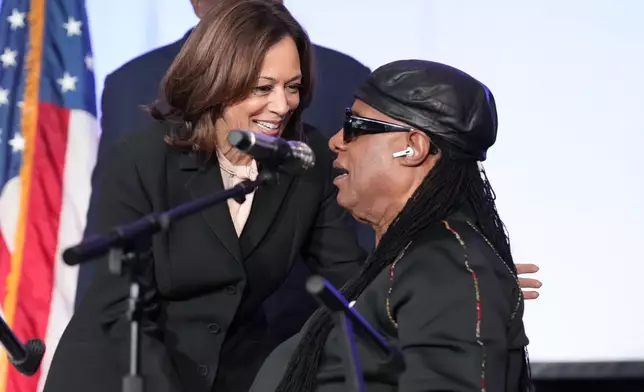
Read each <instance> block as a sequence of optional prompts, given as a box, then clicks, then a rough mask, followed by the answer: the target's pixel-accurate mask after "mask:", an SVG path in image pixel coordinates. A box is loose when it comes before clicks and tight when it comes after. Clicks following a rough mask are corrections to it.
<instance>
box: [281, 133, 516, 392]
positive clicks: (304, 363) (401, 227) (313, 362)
mask: <svg viewBox="0 0 644 392" xmlns="http://www.w3.org/2000/svg"><path fill="white" fill-rule="evenodd" d="M430 136H431V138H432V142H433V143H434V144H436V145H437V146H438V147H439V148H440V149H441V150H442V152H443V154H442V156H441V158H439V160H438V161H437V163H436V165H435V166H434V168H433V169H432V170H430V172H429V173H428V174H427V176H426V177H425V178H424V179H423V181H422V183H421V184H420V186H419V187H418V188H417V189H416V191H415V192H414V194H413V195H412V197H411V198H410V199H409V201H408V202H407V203H406V204H405V206H404V207H403V209H402V210H401V211H400V213H399V214H398V215H397V216H396V218H395V219H394V221H393V222H392V224H391V225H390V226H389V228H388V230H387V231H386V232H385V234H384V235H383V236H382V238H381V240H380V242H379V244H378V246H377V247H376V249H375V250H374V251H373V253H372V254H371V255H370V256H369V258H368V259H367V261H366V262H365V264H364V265H363V267H362V269H361V271H360V274H359V275H358V276H357V277H356V278H354V279H352V280H350V281H349V282H347V283H346V284H345V285H344V286H343V288H342V289H341V292H342V294H343V295H344V296H345V298H347V300H348V301H354V300H356V299H357V298H358V297H359V296H360V294H361V293H362V292H363V290H364V289H365V288H366V287H367V286H369V284H370V283H371V282H372V281H373V280H374V279H375V278H376V277H377V276H378V275H379V274H380V272H381V271H383V270H384V269H385V268H387V267H388V266H389V265H390V264H391V263H392V262H393V260H394V259H395V258H396V256H398V254H400V253H401V252H402V251H403V249H404V248H405V247H406V246H407V244H408V243H409V242H410V241H413V240H414V239H415V238H416V237H417V236H418V235H419V234H421V233H422V232H423V231H424V230H426V229H427V228H428V227H429V226H430V225H432V224H434V223H436V222H439V221H441V220H443V219H445V218H447V217H448V216H449V215H450V214H452V213H454V212H455V211H456V210H458V209H459V208H460V207H462V206H464V205H466V204H469V205H470V207H471V208H473V211H474V214H475V218H476V220H477V222H478V223H477V226H478V229H479V230H480V231H481V233H482V234H483V235H484V236H486V237H487V238H488V240H489V241H490V242H491V243H492V245H493V246H494V247H495V248H496V250H497V252H498V253H499V255H500V256H501V258H502V259H503V261H504V262H505V263H506V264H507V265H508V267H510V269H511V270H512V271H514V272H515V273H516V267H515V265H514V262H513V260H512V254H511V252H510V244H509V240H508V236H507V234H506V232H505V227H504V225H503V222H502V221H501V218H500V217H499V214H498V213H497V210H496V206H495V203H494V198H495V195H494V192H493V191H492V187H491V186H490V183H489V181H487V177H484V176H482V175H481V171H480V170H479V167H478V165H477V162H476V161H474V160H456V159H452V158H450V157H449V156H450V154H449V150H450V148H452V147H451V145H449V144H448V143H446V142H444V141H440V139H439V138H438V137H437V136H434V135H430ZM333 326H334V323H333V318H332V315H331V314H330V313H329V312H328V311H327V310H326V309H324V308H319V309H318V310H317V311H316V312H315V313H314V314H313V315H312V316H311V319H310V320H309V324H308V328H307V329H306V331H305V332H304V333H303V334H302V337H301V340H300V342H299V344H298V346H297V348H296V350H295V352H294V354H293V356H292V357H291V360H290V362H289V363H288V366H287V369H286V372H285V374H284V376H283V378H282V380H281V381H280V383H279V385H278V386H277V389H276V392H313V391H314V390H315V389H316V384H317V375H318V368H319V362H320V357H321V354H322V352H323V349H324V345H325V343H326V341H327V338H328V336H329V333H330V332H331V330H332V329H333ZM526 358H527V356H526ZM526 377H527V378H526V379H529V375H527V376H526ZM527 388H528V387H527V386H526V389H524V390H528V389H527Z"/></svg>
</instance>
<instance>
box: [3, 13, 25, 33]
mask: <svg viewBox="0 0 644 392" xmlns="http://www.w3.org/2000/svg"><path fill="white" fill-rule="evenodd" d="M25 14H26V12H20V11H18V10H17V9H15V8H14V9H13V11H11V15H9V17H7V21H8V22H9V24H10V25H11V30H17V29H18V28H19V27H25Z"/></svg>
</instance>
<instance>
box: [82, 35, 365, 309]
mask: <svg viewBox="0 0 644 392" xmlns="http://www.w3.org/2000/svg"><path fill="white" fill-rule="evenodd" d="M188 34H189V33H188ZM188 34H186V35H185V36H184V37H183V38H182V39H180V40H179V41H177V42H174V43H172V44H170V45H167V46H163V47H161V48H158V49H155V50H153V51H151V52H148V53H146V54H144V55H142V56H139V57H137V58H135V59H133V60H131V61H129V62H128V63H126V64H125V65H123V66H122V67H120V68H119V69H117V70H116V71H114V73H112V74H110V75H108V76H107V78H106V79H105V87H104V89H103V96H102V99H101V111H102V116H101V130H102V134H101V140H100V144H99V148H98V158H97V162H96V167H95V169H94V174H93V176H92V189H94V190H96V192H95V193H96V194H97V193H98V189H99V187H100V182H101V181H100V178H101V175H102V172H103V170H104V169H103V168H104V166H105V165H106V164H108V162H109V160H110V159H111V157H110V155H109V151H110V149H111V148H112V146H113V145H114V144H115V143H116V141H117V140H118V139H119V138H120V137H121V136H122V135H123V134H125V133H127V132H130V131H132V130H134V129H140V128H141V127H144V126H147V125H149V124H150V123H152V118H151V117H150V116H149V114H147V113H146V112H145V111H144V110H142V109H141V106H142V105H148V104H150V103H152V102H154V101H155V100H156V99H157V98H158V93H159V84H160V82H161V80H162V79H163V76H164V75H165V73H166V71H167V70H168V68H169V67H170V64H171V63H172V61H173V60H174V58H175V56H176V55H177V54H178V53H179V51H180V50H181V47H182V46H183V44H184V42H185V41H186V39H187V38H188ZM314 51H315V61H316V64H315V72H316V74H315V77H316V88H315V93H314V96H313V100H312V102H311V104H310V105H309V107H308V108H307V109H306V110H305V111H304V114H303V120H304V122H306V123H308V124H311V125H313V126H314V127H315V128H317V129H319V130H320V131H321V132H322V133H323V134H324V135H325V136H327V137H330V136H332V135H333V134H335V133H336V132H337V131H338V130H339V129H340V128H341V127H342V120H343V118H344V117H343V116H344V108H345V107H347V106H351V104H352V103H353V99H354V98H353V93H354V91H355V90H356V89H357V88H358V86H359V85H360V84H362V82H363V81H364V80H365V79H366V77H367V76H368V75H369V73H370V70H369V69H368V68H367V67H365V66H364V65H362V64H361V63H360V62H358V61H356V60H355V59H353V58H352V57H350V56H347V55H345V54H343V53H340V52H337V51H335V50H331V49H328V48H324V47H322V46H319V45H314ZM95 203H96V198H95V197H94V196H92V198H91V200H90V208H89V213H88V217H87V230H86V233H93V232H94V231H95V229H96V228H95V222H96V218H95V217H94V215H95V214H94V211H95V210H96V207H95V205H94V204H95ZM352 225H354V227H355V229H356V231H357V233H358V241H359V243H360V244H361V245H362V246H363V248H364V249H372V248H373V245H374V233H373V230H371V228H369V227H368V226H366V225H363V224H359V223H357V222H356V221H355V220H353V219H352ZM92 268H93V266H92V265H91V264H87V265H83V266H82V267H81V270H80V273H79V284H78V290H77V298H78V299H80V298H81V297H82V296H83V294H84V293H85V290H86V289H87V286H88V285H89V282H90V280H91V273H92ZM298 268H299V266H298ZM297 274H298V271H296V273H295V275H296V276H295V277H294V278H293V279H294V280H298V278H297ZM285 297H288V295H285ZM305 319H306V318H305Z"/></svg>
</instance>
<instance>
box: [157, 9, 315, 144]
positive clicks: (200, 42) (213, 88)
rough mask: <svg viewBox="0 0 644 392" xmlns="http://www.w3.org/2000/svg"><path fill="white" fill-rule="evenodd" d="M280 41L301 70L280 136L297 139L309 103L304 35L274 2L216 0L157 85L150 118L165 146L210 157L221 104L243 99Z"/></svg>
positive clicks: (309, 74)
mask: <svg viewBox="0 0 644 392" xmlns="http://www.w3.org/2000/svg"><path fill="white" fill-rule="evenodd" d="M284 37H291V38H293V40H294V41H295V44H296V46H297V50H298V53H299V55H300V65H301V68H302V85H303V87H302V89H301V90H300V105H299V106H298V108H297V109H296V110H295V112H294V113H293V114H292V115H291V118H290V120H289V123H288V124H287V125H286V128H285V130H284V134H283V137H285V138H288V139H298V138H300V137H301V135H302V133H301V128H302V125H301V114H302V110H304V108H306V106H307V105H308V103H309V102H310V100H311V94H312V88H313V58H312V52H311V42H310V40H309V37H308V35H307V34H306V32H305V31H304V29H303V28H302V26H300V24H299V23H298V22H297V21H296V20H295V19H294V18H293V16H292V15H291V14H290V13H289V12H288V10H287V9H286V8H285V7H284V6H283V5H282V4H280V3H279V2H273V1H267V0H243V1H242V0H218V1H217V2H216V4H215V5H214V6H213V7H212V8H211V9H210V11H208V13H207V15H206V16H205V17H204V18H203V19H202V20H201V21H200V22H199V24H198V25H197V26H196V27H195V29H194V30H193V31H192V32H191V33H190V36H189V37H188V40H187V41H186V43H185V44H184V45H183V47H182V49H181V51H180V52H179V54H178V55H177V57H176V58H175V59H174V61H173V63H172V65H171V66H170V69H169V70H168V72H167V73H166V75H165V77H164V78H163V81H162V83H161V99H160V101H157V102H156V103H155V104H154V105H152V107H151V108H150V112H151V114H152V116H153V117H154V118H155V119H157V120H161V121H164V122H168V123H171V124H172V126H171V127H169V130H168V131H167V132H166V136H165V140H166V142H167V143H168V144H170V145H172V146H175V147H180V148H189V149H191V150H193V151H201V152H205V153H210V152H212V151H215V149H216V147H217V146H216V138H215V136H214V123H215V120H217V119H218V118H219V117H220V116H221V115H222V113H223V110H224V108H226V107H227V106H229V105H231V104H234V103H237V102H240V101H242V100H244V99H245V98H246V97H247V96H248V95H249V94H250V93H251V92H252V89H253V87H254V86H255V84H256V83H257V80H258V78H259V73H260V71H261V66H262V62H263V60H264V57H265V55H266V52H267V51H268V50H269V49H270V48H271V47H272V46H273V45H275V44H277V43H278V42H279V41H280V40H281V39H283V38H284Z"/></svg>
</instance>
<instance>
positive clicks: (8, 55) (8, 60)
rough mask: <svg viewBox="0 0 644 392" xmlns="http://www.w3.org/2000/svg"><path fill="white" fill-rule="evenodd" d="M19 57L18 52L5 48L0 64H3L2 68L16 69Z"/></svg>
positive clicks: (0, 57) (0, 56)
mask: <svg viewBox="0 0 644 392" xmlns="http://www.w3.org/2000/svg"><path fill="white" fill-rule="evenodd" d="M17 55H18V52H16V51H15V50H11V49H9V48H4V52H3V53H2V54H1V55H0V62H1V63H2V68H9V67H15V66H16V65H17V63H16V56H17Z"/></svg>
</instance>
